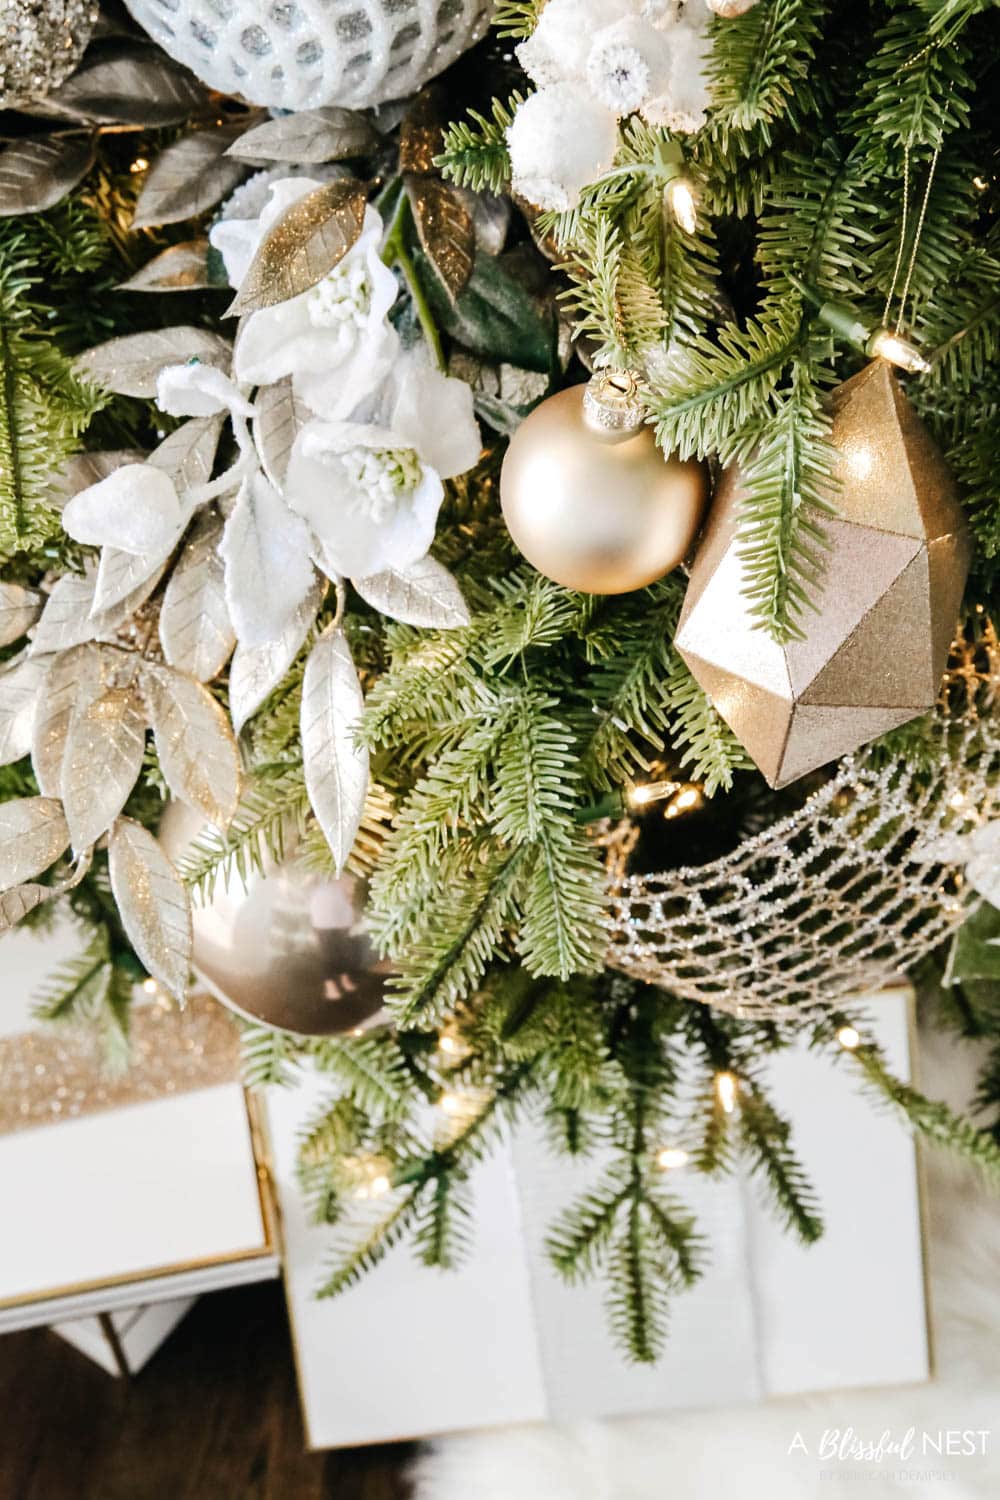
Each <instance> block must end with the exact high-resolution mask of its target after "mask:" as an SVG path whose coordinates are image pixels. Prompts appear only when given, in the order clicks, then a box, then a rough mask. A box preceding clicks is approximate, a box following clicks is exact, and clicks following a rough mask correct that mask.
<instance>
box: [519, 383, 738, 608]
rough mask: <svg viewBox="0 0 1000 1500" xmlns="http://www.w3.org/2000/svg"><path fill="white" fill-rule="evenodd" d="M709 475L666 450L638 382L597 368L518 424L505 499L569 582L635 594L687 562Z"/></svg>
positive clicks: (541, 556) (528, 550)
mask: <svg viewBox="0 0 1000 1500" xmlns="http://www.w3.org/2000/svg"><path fill="white" fill-rule="evenodd" d="M707 496H708V473H707V470H706V469H705V466H704V465H703V464H700V463H696V462H695V461H694V460H688V461H687V462H681V461H679V460H677V459H674V458H664V456H663V454H662V453H661V452H660V450H659V449H658V448H657V446H656V439H655V438H654V436H653V432H652V429H651V428H650V427H648V426H645V425H644V424H643V414H642V409H641V406H640V404H639V402H638V400H637V398H636V388H635V383H634V382H633V381H632V380H631V378H630V377H628V376H622V375H609V374H598V375H595V376H594V377H593V379H592V380H591V381H590V382H589V383H588V384H587V385H586V386H579V385H577V386H572V387H571V388H570V389H569V390H565V391H560V392H559V394H558V395H556V396H550V397H549V399H548V400H547V401H543V402H542V404H541V405H540V406H538V407H536V408H535V410H534V411H533V412H532V413H531V415H530V416H528V417H527V418H526V419H525V420H524V421H523V422H522V423H521V425H520V427H519V428H518V429H517V431H516V432H515V434H514V437H513V439H512V440H511V444H510V447H509V448H508V450H507V455H506V457H505V459H504V463H503V471H502V473H501V475H500V503H501V506H502V508H503V514H504V520H505V521H506V522H507V526H508V529H509V531H510V534H511V536H512V537H513V539H514V541H515V543H516V544H517V546H518V547H519V548H520V550H521V551H522V552H523V553H524V555H525V557H526V558H527V559H528V561H529V562H530V563H531V564H533V566H534V567H536V568H537V569H538V571H539V572H540V573H544V574H545V575H546V577H548V578H552V579H554V580H555V582H556V583H561V584H564V585H565V586H566V587H567V588H572V589H581V590H583V591H584V592H585V593H590V594H626V593H629V592H631V591H632V590H633V589H639V588H643V587H644V586H645V585H646V584H647V583H652V582H653V581H654V580H655V579H657V578H662V577H663V575H664V573H669V572H670V570H671V569H672V568H676V567H677V565H678V563H680V562H682V561H683V559H684V558H685V556H686V555H687V553H688V551H689V550H690V548H691V545H692V543H693V542H694V539H695V537H696V535H697V533H698V526H699V524H700V521H701V515H702V511H703V509H704V506H705V501H706V498H707Z"/></svg>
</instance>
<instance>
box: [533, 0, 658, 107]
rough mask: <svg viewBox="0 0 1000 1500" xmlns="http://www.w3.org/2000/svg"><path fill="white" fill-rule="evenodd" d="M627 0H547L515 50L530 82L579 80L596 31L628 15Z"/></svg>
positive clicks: (583, 71) (584, 71) (540, 83)
mask: <svg viewBox="0 0 1000 1500" xmlns="http://www.w3.org/2000/svg"><path fill="white" fill-rule="evenodd" d="M629 9H630V7H629V5H628V0H547V3H546V5H545V6H544V8H543V9H542V13H541V15H540V16H539V18H538V24H537V25H536V26H535V29H534V31H533V32H532V33H531V35H530V37H528V39H527V41H525V42H522V43H521V45H520V46H519V47H517V48H516V49H515V51H516V54H517V60H518V62H519V63H520V64H521V67H522V68H523V69H524V71H525V72H526V73H527V75H528V77H529V78H530V79H531V80H532V82H533V83H537V84H538V86H539V87H540V88H541V87H544V85H545V84H547V83H568V82H572V81H573V80H576V81H577V82H581V81H582V80H583V78H584V75H585V73H586V68H587V58H588V55H589V53H590V48H591V44H592V42H593V40H594V36H595V35H596V33H597V32H599V31H602V30H603V29H604V27H605V26H611V25H613V23H614V22H615V21H621V20H623V19H624V18H625V17H626V16H627V15H628V14H629Z"/></svg>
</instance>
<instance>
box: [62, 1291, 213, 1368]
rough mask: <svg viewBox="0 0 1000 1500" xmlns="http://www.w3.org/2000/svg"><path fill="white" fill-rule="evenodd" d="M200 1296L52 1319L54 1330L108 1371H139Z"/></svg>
mask: <svg viewBox="0 0 1000 1500" xmlns="http://www.w3.org/2000/svg"><path fill="white" fill-rule="evenodd" d="M197 1300H198V1299H197V1297H181V1298H178V1299H177V1301H174V1302H150V1303H146V1304H144V1305H143V1306H141V1307H128V1308H123V1309H122V1310H121V1311H120V1312H112V1313H100V1314H99V1315H98V1316H97V1317H94V1318H74V1319H73V1320H72V1321H71V1322H68V1323H53V1325H52V1332H53V1333H57V1334H58V1335H59V1337H60V1338H61V1339H65V1341H66V1343H67V1344H72V1345H73V1348H74V1349H79V1351H80V1353H81V1354H85V1355H86V1356H87V1358H88V1359H92V1360H93V1361H94V1364H95V1365H100V1366H101V1368H102V1369H103V1370H107V1372H108V1374H109V1375H117V1376H121V1377H124V1376H129V1375H137V1374H138V1373H139V1371H140V1370H141V1369H142V1367H143V1365H145V1364H146V1363H148V1361H149V1360H150V1359H152V1357H153V1355H154V1354H155V1353H156V1351H157V1349H159V1347H160V1345H161V1344H162V1343H163V1342H164V1340H165V1339H167V1338H169V1337H170V1335H171V1334H172V1333H173V1331H174V1329H175V1328H176V1327H177V1325H178V1323H179V1322H180V1321H181V1319H182V1318H183V1317H184V1316H185V1314H187V1313H188V1312H189V1311H190V1310H191V1308H192V1307H193V1306H194V1304H195V1302H196V1301H197Z"/></svg>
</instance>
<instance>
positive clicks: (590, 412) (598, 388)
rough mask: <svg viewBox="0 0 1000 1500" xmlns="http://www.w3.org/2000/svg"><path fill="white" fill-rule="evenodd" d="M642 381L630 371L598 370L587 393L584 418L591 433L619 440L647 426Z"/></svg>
mask: <svg viewBox="0 0 1000 1500" xmlns="http://www.w3.org/2000/svg"><path fill="white" fill-rule="evenodd" d="M643 419H644V413H643V409H642V402H641V401H640V400H639V383H638V381H637V380H636V378H635V376H634V375H633V374H632V372H631V371H630V370H597V371H595V373H594V374H593V375H592V376H591V378H590V379H589V380H588V382H587V384H586V386H585V387H584V392H583V420H584V422H585V423H586V424H587V426H588V427H589V428H590V430H591V432H594V433H596V434H597V435H598V436H599V437H604V438H608V439H610V441H612V442H617V441H618V440H619V439H621V438H624V437H631V435H632V434H633V433H634V432H638V431H639V429H640V427H641V426H642V425H643Z"/></svg>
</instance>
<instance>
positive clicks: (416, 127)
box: [399, 87, 444, 176]
mask: <svg viewBox="0 0 1000 1500" xmlns="http://www.w3.org/2000/svg"><path fill="white" fill-rule="evenodd" d="M441 109H442V105H441V91H440V89H438V88H435V87H432V88H427V89H421V91H420V93H419V94H418V95H417V97H416V99H415V100H414V102H413V105H412V107H411V108H410V110H409V111H408V113H407V115H406V118H405V119H404V120H403V123H402V126H401V128H400V132H399V170H400V171H401V172H403V173H410V172H416V173H419V174H420V175H422V176H423V175H426V174H429V173H436V172H437V168H436V167H435V165H434V158H435V157H436V156H437V155H438V153H439V152H440V150H441V148H442V146H443V145H444V131H443V129H442V125H441Z"/></svg>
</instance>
